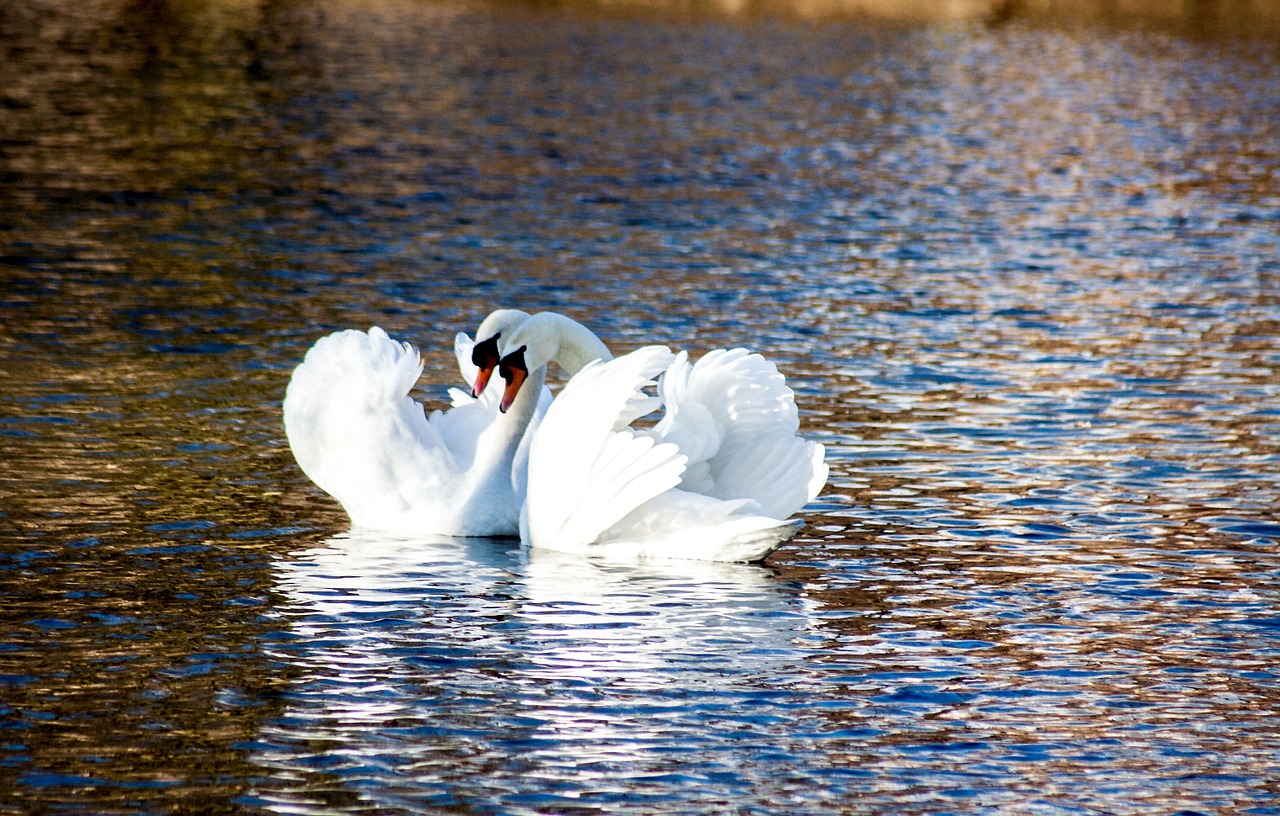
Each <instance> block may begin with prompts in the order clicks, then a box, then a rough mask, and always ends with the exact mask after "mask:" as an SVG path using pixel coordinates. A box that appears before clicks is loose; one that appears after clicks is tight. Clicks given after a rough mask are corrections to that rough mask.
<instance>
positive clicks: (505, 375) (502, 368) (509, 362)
mask: <svg viewBox="0 0 1280 816" xmlns="http://www.w3.org/2000/svg"><path fill="white" fill-rule="evenodd" d="M495 345H496V344H495ZM526 348H528V346H521V347H520V348H518V349H516V350H515V351H513V352H511V353H510V354H508V355H507V356H506V357H503V358H502V359H501V360H499V361H498V373H499V374H501V375H502V379H504V380H506V381H507V382H511V380H512V379H513V378H514V377H515V376H516V372H517V371H518V372H520V373H521V374H528V373H529V367H528V366H527V365H525V362H524V350H525V349H526Z"/></svg>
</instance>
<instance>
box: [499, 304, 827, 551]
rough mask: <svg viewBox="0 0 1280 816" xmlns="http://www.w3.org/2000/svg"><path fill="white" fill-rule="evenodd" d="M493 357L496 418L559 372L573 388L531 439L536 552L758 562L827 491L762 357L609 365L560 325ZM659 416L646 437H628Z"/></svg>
mask: <svg viewBox="0 0 1280 816" xmlns="http://www.w3.org/2000/svg"><path fill="white" fill-rule="evenodd" d="M499 346H500V350H501V353H502V357H501V359H500V361H499V367H498V370H499V372H500V373H501V375H502V378H503V379H504V380H505V381H506V386H505V388H504V390H503V396H502V401H501V404H500V407H501V408H502V409H506V408H507V407H514V406H516V405H518V404H519V400H520V399H521V397H522V394H523V389H524V388H527V387H530V386H532V387H534V388H541V387H542V386H543V380H544V376H545V371H546V367H547V365H548V364H549V363H551V362H553V361H555V362H559V363H560V364H561V366H562V367H564V368H565V370H566V372H567V373H569V374H571V375H572V376H571V377H570V379H569V381H568V383H567V384H566V385H565V387H564V388H563V389H562V390H561V391H560V393H559V394H558V395H557V396H556V398H555V400H554V401H553V402H552V404H551V406H550V407H549V408H548V409H547V412H546V414H545V416H543V417H542V419H541V421H540V422H539V424H538V426H537V428H536V429H534V430H533V431H532V432H531V442H530V446H529V461H528V474H527V478H528V485H527V491H526V493H525V504H524V508H523V509H522V511H521V514H520V534H521V538H522V539H523V540H524V541H525V542H526V543H527V544H528V545H530V546H532V547H535V548H537V547H541V548H546V549H554V550H561V551H567V552H576V553H590V554H599V555H609V556H623V557H628V558H630V557H642V558H690V559H699V560H706V561H757V560H760V559H762V558H764V557H765V556H766V555H768V554H769V553H770V552H771V551H773V550H774V549H775V548H776V547H777V546H778V545H779V544H781V543H782V542H784V541H786V540H788V539H790V538H791V537H792V536H793V535H795V533H796V531H797V530H799V529H800V527H801V526H802V522H801V521H799V520H789V518H788V517H789V516H791V515H792V514H793V513H795V512H797V511H799V510H800V509H801V508H802V507H803V506H804V505H805V504H806V503H808V502H809V501H811V500H812V499H813V498H814V497H816V496H817V495H818V492H819V491H820V490H821V489H822V487H823V486H824V485H825V484H826V480H827V465H826V462H825V459H824V456H825V451H824V449H823V446H822V445H820V444H818V443H816V442H811V441H806V440H804V439H802V438H801V437H800V436H798V430H799V424H800V421H799V414H798V412H797V409H796V404H795V394H794V392H793V391H792V390H791V389H790V388H789V387H787V385H786V382H785V380H784V379H783V377H782V375H781V374H780V373H779V372H778V369H777V367H776V366H774V364H773V363H771V362H769V361H768V360H766V359H765V358H764V357H762V356H760V355H759V354H754V353H751V352H749V351H747V350H746V349H732V350H724V349H720V350H716V351H712V352H710V353H708V354H707V355H706V356H704V357H703V358H702V359H700V360H699V361H698V362H697V363H694V364H691V363H690V362H689V357H688V354H687V353H686V352H684V351H681V352H679V353H674V352H672V351H671V350H670V349H669V348H667V347H665V346H646V347H643V348H640V349H637V350H636V351H633V352H631V353H630V354H626V355H624V356H621V357H617V358H613V357H612V355H610V354H609V351H608V349H607V348H606V347H605V346H604V344H603V343H601V342H600V341H599V340H598V338H596V337H595V335H594V334H592V333H591V331H590V330H589V329H587V328H586V327H585V326H582V325H581V324H579V323H577V322H575V321H573V320H572V319H570V318H568V317H565V316H564V315H560V314H556V313H554V312H543V313H540V314H537V315H534V316H532V317H530V318H528V319H526V320H524V321H522V322H521V323H520V324H519V325H518V326H516V327H514V329H512V330H510V331H508V332H504V333H503V335H502V337H501V338H500V339H499ZM566 361H567V364H566ZM655 385H656V388H657V393H656V396H655V395H653V394H651V393H649V390H650V389H651V387H652V386H655ZM658 408H663V409H664V413H663V415H662V417H661V419H660V420H659V421H658V422H657V423H656V424H654V425H653V426H652V427H649V428H645V427H637V426H635V425H633V423H634V422H635V421H636V420H638V419H640V418H641V417H644V416H646V415H648V414H650V413H652V412H654V411H655V410H657V409H658Z"/></svg>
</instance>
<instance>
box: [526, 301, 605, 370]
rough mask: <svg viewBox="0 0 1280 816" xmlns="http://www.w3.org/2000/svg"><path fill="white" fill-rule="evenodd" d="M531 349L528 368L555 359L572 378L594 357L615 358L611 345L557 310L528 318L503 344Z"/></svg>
mask: <svg viewBox="0 0 1280 816" xmlns="http://www.w3.org/2000/svg"><path fill="white" fill-rule="evenodd" d="M522 345H523V346H526V347H527V349H528V352H527V359H528V362H529V371H530V373H531V374H532V373H533V371H534V370H535V369H538V368H545V367H546V365H547V364H548V363H550V362H551V361H553V360H554V361H555V362H557V363H559V364H560V367H561V368H563V369H564V371H565V373H566V374H568V375H569V376H570V377H572V376H573V375H574V374H577V373H578V372H579V371H580V370H582V368H583V366H585V365H586V364H587V363H589V362H591V361H592V360H612V359H613V355H612V354H611V353H610V352H609V347H608V346H606V345H605V344H604V342H603V341H602V340H601V339H600V338H599V337H596V335H595V333H594V332H592V331H591V329H588V328H587V327H586V326H584V325H582V324H581V323H579V322H577V321H576V320H573V319H571V318H568V317H565V316H564V315H562V314H557V313H556V312H540V313H538V314H536V315H534V316H533V317H531V318H529V319H528V320H526V321H525V322H524V323H523V324H521V326H520V327H519V328H518V329H516V330H515V332H513V333H512V335H511V339H510V340H509V341H507V342H505V343H504V344H503V347H504V349H505V350H506V351H507V352H510V351H512V350H514V349H517V348H519V347H520V346H522Z"/></svg>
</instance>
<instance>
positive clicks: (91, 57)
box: [0, 0, 1280, 814]
mask: <svg viewBox="0 0 1280 816" xmlns="http://www.w3.org/2000/svg"><path fill="white" fill-rule="evenodd" d="M1015 11H1016V9H1015ZM1131 22H1132V21H1128V20H1119V21H1116V20H1111V21H1108V20H1106V19H1094V20H1090V21H1088V22H1086V23H1084V24H1075V23H1068V22H1062V21H1057V20H1039V19H1035V18H1025V17H1021V16H1019V15H1018V14H1016V13H1015V14H1013V16H1012V17H1011V18H1005V17H1000V18H991V17H982V16H979V17H976V18H970V19H967V20H959V21H956V20H949V19H948V20H930V19H920V20H915V19H901V18H899V19H892V20H884V19H879V18H876V17H874V16H865V15H843V14H841V15H831V16H817V17H814V16H804V15H800V16H793V15H788V14H780V13H759V14H756V13H748V14H740V15H735V14H731V13H726V12H724V11H723V10H721V11H716V12H714V13H705V14H704V13H698V12H696V11H690V12H688V13H681V14H670V13H666V14H650V13H646V12H643V11H641V10H638V9H635V8H630V9H624V10H618V11H616V12H612V13H599V12H593V11H591V10H590V9H587V8H581V7H569V6H566V7H563V8H553V7H548V8H542V7H536V6H534V7H529V6H514V5H479V4H476V5H471V4H464V3H451V2H444V3H427V2H403V3H391V2H388V3H347V2H343V0H334V2H327V3H323V4H319V5H313V4H292V3H263V4H253V3H243V4H240V3H207V4H206V3H145V4H143V3H139V4H131V3H123V2H121V3H115V2H101V3H96V4H90V5H87V6H86V5H84V4H71V3H58V2H50V3H46V4H41V5H39V6H33V7H31V8H28V9H6V10H4V11H3V12H0V47H2V48H3V57H0V79H2V80H3V81H0V88H4V89H5V90H3V91H0V213H3V215H0V280H3V283H4V285H3V287H2V288H0V314H2V315H3V317H4V320H3V322H0V456H2V458H3V467H2V468H0V513H2V514H3V515H0V595H2V596H3V603H2V604H0V608H2V609H3V611H0V621H2V623H0V688H2V689H3V694H2V695H0V728H2V729H3V730H2V732H0V737H2V738H0V791H4V793H3V794H0V805H3V807H4V809H6V810H11V811H22V810H29V811H34V812H65V811H80V812H94V813H139V812H144V813H145V812H162V811H170V810H173V809H176V808H184V809H190V810H193V811H195V810H200V811H203V812H218V811H222V812H228V811H250V812H251V811H276V812H290V813H333V812H376V813H386V812H410V811H422V810H429V809H432V808H435V809H441V810H455V811H460V812H476V813H598V812H610V813H619V812H628V813H652V812H664V811H665V812H688V813H722V812H742V813H795V814H805V813H814V814H818V813H847V812H868V813H894V814H903V813H1032V812H1033V813H1063V814H1066V813H1071V814H1078V813H1151V814H1167V813H1174V812H1179V811H1183V812H1194V813H1224V814H1225V813H1272V812H1276V811H1277V810H1278V809H1280V804H1277V801H1278V799H1277V796H1278V795H1280V790H1278V789H1280V760H1277V757H1280V731H1278V729H1277V726H1276V722H1277V715H1278V713H1280V712H1278V710H1277V709H1278V708H1280V682H1278V671H1280V670H1278V669H1277V665H1280V617H1278V616H1277V613H1276V610H1277V608H1278V601H1280V597H1278V595H1280V591H1278V590H1277V586H1278V585H1280V584H1278V583H1277V578H1278V577H1280V573H1278V571H1280V556H1278V555H1277V541H1280V518H1277V514H1276V509H1275V508H1276V507H1277V506H1278V504H1280V376H1278V375H1277V365H1278V364H1280V343H1278V341H1277V334H1278V332H1280V192H1278V191H1280V183H1278V176H1280V102H1278V100H1280V94H1277V93H1276V90H1277V88H1280V65H1278V61H1277V58H1276V54H1277V53H1278V52H1277V51H1276V48H1275V41H1274V40H1272V39H1266V38H1264V37H1261V36H1257V37H1255V36H1250V35H1249V34H1248V33H1247V32H1246V33H1244V34H1241V33H1238V32H1236V31H1232V30H1225V31H1224V30H1219V29H1215V28H1214V27H1212V26H1209V27H1208V28H1206V27H1205V26H1204V25H1201V24H1200V23H1202V22H1203V20H1201V21H1199V22H1195V21H1193V22H1195V24H1194V25H1193V24H1191V23H1187V24H1186V25H1182V24H1179V23H1178V21H1177V20H1174V21H1173V22H1170V21H1169V20H1167V19H1163V18H1162V19H1160V20H1157V21H1156V24H1153V25H1140V24H1130V23H1131ZM1264 28H1265V27H1264ZM498 304H502V305H518V306H522V307H524V308H526V309H542V308H554V309H559V310H564V311H568V312H570V313H571V314H573V315H574V316H575V317H578V318H579V319H581V320H583V321H584V322H586V323H588V324H589V325H592V326H594V327H596V328H597V329H598V330H599V331H600V333H601V335H602V336H603V337H604V338H605V339H606V341H607V342H609V343H610V345H611V346H612V347H613V348H614V350H615V351H625V350H628V349H630V348H634V347H636V346H638V345H642V344H645V343H648V342H664V343H670V344H673V345H676V346H679V347H685V348H689V349H691V350H693V351H694V352H695V354H696V353H699V352H702V351H705V350H707V349H711V348H715V347H718V346H730V345H748V346H751V347H753V348H756V349H759V350H761V351H763V352H765V353H766V354H768V355H769V356H770V357H772V358H773V359H775V360H777V361H778V363H779V365H780V366H781V368H782V369H783V371H784V372H785V373H786V374H787V376H788V378H789V380H790V381H791V382H792V384H793V385H794V386H795V388H796V390H797V392H798V400H799V402H800V405H801V408H802V422H803V424H804V428H805V432H806V434H808V435H810V436H812V437H813V438H816V439H820V440H821V441H822V442H824V443H825V444H826V445H827V449H828V453H829V459H830V464H831V467H832V478H831V481H830V484H829V486H828V489H827V490H826V491H825V492H824V493H823V494H822V495H821V496H820V497H819V498H818V500H816V501H815V502H814V503H813V504H812V505H811V506H810V507H809V508H808V509H807V511H806V513H805V517H806V520H807V522H808V524H807V526H806V527H805V529H804V530H803V531H802V533H801V534H800V535H799V536H798V537H797V538H796V539H795V540H794V541H793V542H791V543H790V544H788V545H786V546H785V547H783V548H782V549H781V550H780V551H778V552H777V553H776V554H775V555H774V556H772V557H771V558H770V559H769V561H768V562H767V563H766V564H764V565H699V564H679V563H676V564H667V563H645V564H618V563H608V562H600V563H597V562H593V561H583V560H574V559H565V558H562V557H559V556H554V555H549V554H544V553H530V552H526V551H524V550H522V549H521V548H520V547H519V545H518V544H517V543H515V542H485V541H456V540H452V541H451V540H434V539H431V540H425V539H395V538H372V539H371V538H369V537H367V536H365V537H361V536H352V535H349V534H348V533H347V529H346V520H345V517H344V515H343V513H342V511H341V509H340V508H339V507H337V506H336V505H335V504H334V503H333V502H331V501H329V500H328V499H326V498H325V497H324V496H323V495H322V494H320V493H319V492H318V491H317V490H316V489H315V488H314V487H313V486H311V485H310V483H309V482H308V481H307V480H306V478H305V477H304V476H303V475H302V474H301V473H300V472H299V471H298V470H297V468H296V466H295V465H294V464H293V461H292V457H291V456H290V454H289V452H288V449H287V447H286V445H285V442H284V434H283V429H282V428H281V426H280V414H279V401H280V399H281V397H282V395H283V390H284V386H285V384H286V382H287V380H288V375H289V372H290V370H291V368H292V366H294V365H295V364H296V363H297V362H298V361H299V360H300V359H301V357H302V355H303V353H304V352H305V350H306V348H307V347H308V346H309V345H310V344H311V343H312V342H314V340H315V339H316V338H317V337H319V336H321V335H323V334H325V333H327V332H329V331H332V330H335V329H339V328H348V327H361V328H363V327H367V326H369V325H373V324H377V325H381V326H383V327H384V328H386V329H387V330H388V331H389V332H390V333H392V335H394V336H397V337H401V338H403V339H407V340H411V341H413V342H415V343H416V344H417V345H419V346H420V347H421V348H422V349H423V351H424V354H425V356H426V361H427V370H426V373H425V375H424V377H423V380H422V382H421V384H420V391H419V393H418V395H417V396H418V397H419V398H420V399H422V400H424V401H428V402H432V401H442V400H443V399H444V393H445V388H446V387H447V386H449V385H453V384H456V383H457V374H456V372H455V371H454V370H453V361H452V359H451V355H450V352H449V348H450V338H451V337H452V335H453V333H454V332H456V331H458V330H473V329H474V327H475V324H476V323H477V322H478V321H479V319H480V318H481V317H482V316H483V315H484V314H485V313H486V312H487V311H488V310H489V309H490V308H491V307H492V306H494V305H498Z"/></svg>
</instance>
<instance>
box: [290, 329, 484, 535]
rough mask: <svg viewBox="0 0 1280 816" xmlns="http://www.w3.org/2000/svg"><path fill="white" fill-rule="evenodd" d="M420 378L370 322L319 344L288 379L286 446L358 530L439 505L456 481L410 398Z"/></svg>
mask: <svg viewBox="0 0 1280 816" xmlns="http://www.w3.org/2000/svg"><path fill="white" fill-rule="evenodd" d="M421 374H422V360H421V358H420V356H419V354H418V352H417V350H416V349H414V348H413V346H411V345H409V344H408V343H399V342H396V341H394V340H392V339H391V338H390V337H388V336H387V334H386V332H384V331H383V330H382V329H380V328H378V327H376V326H375V327H374V328H371V329H370V330H369V331H368V332H367V333H366V332H361V331H356V330H348V331H341V332H336V333H334V334H331V335H329V336H327V337H324V338H321V339H320V340H319V341H317V342H316V344H315V345H314V346H312V348H311V349H310V350H309V351H308V352H307V355H306V357H305V358H304V359H303V361H302V363H301V364H300V365H299V366H298V367H297V368H296V369H295V370H294V372H293V376H292V378H291V379H290V381H289V387H288V389H287V391H286V394H285V400H284V423H285V433H286V435H287V436H288V439H289V447H290V448H291V449H292V450H293V454H294V457H295V458H296V459H297V461H298V465H299V466H300V467H301V468H302V470H303V472H305V473H306V474H307V476H309V477H310V478H311V480H312V481H314V482H315V483H316V484H317V485H319V486H320V487H321V488H323V489H324V490H325V492H327V493H329V494H330V495H332V496H333V497H334V498H336V499H337V500H338V501H340V502H341V503H342V505H343V507H345V508H346V510H347V512H348V514H350V515H351V518H352V521H354V522H355V523H357V524H365V523H370V522H375V523H376V521H377V520H378V519H379V518H381V517H384V516H387V515H392V514H397V513H403V512H405V511H407V510H409V509H411V508H415V507H423V506H431V505H432V504H433V503H439V502H440V501H441V499H442V497H444V496H447V495H448V493H447V491H448V489H449V486H450V485H452V484H454V483H456V482H457V480H458V478H459V473H460V469H459V468H458V466H457V462H456V461H455V459H454V456H453V454H452V452H451V451H450V450H449V448H448V446H447V444H446V443H445V440H444V437H443V436H442V435H441V430H440V428H438V427H436V425H435V424H433V423H430V422H428V421H427V418H426V416H425V414H424V412H423V408H422V405H421V404H419V403H418V402H416V401H414V400H413V399H411V398H410V397H409V396H408V393H409V390H410V389H411V388H412V387H413V385H414V383H415V382H417V379H418V377H419V376H420V375H421Z"/></svg>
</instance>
